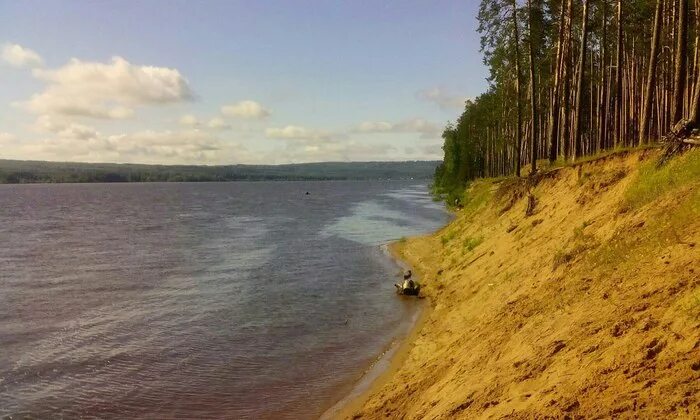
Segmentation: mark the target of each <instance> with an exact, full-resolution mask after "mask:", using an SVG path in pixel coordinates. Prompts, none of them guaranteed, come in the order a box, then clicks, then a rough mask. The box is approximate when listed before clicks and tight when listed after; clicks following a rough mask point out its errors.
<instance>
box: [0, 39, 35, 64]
mask: <svg viewBox="0 0 700 420" xmlns="http://www.w3.org/2000/svg"><path fill="white" fill-rule="evenodd" d="M2 59H3V60H4V61H5V62H6V63H8V64H10V65H11V66H13V67H28V68H35V67H41V66H42V65H43V64H44V60H42V59H41V56H40V55H39V54H37V53H36V52H35V51H32V50H30V49H29V48H25V47H23V46H21V45H17V44H9V43H8V44H4V45H3V46H2Z"/></svg>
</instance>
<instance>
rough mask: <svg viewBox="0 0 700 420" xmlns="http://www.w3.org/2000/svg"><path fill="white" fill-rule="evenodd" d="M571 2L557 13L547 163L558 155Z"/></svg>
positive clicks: (564, 3)
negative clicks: (567, 11)
mask: <svg viewBox="0 0 700 420" xmlns="http://www.w3.org/2000/svg"><path fill="white" fill-rule="evenodd" d="M571 1H572V0H568V1H567V2H565V1H564V0H562V2H561V11H560V13H559V40H558V41H557V61H556V66H555V67H556V68H555V70H554V85H553V87H552V101H551V108H550V109H549V125H548V126H547V143H548V144H549V162H550V163H553V162H554V161H555V160H557V155H558V154H559V141H558V139H559V115H560V112H561V110H560V109H559V103H560V99H561V87H560V84H561V77H562V72H563V66H564V36H565V32H564V27H565V26H566V25H565V23H564V18H565V16H566V14H565V11H566V5H567V4H568V5H569V6H568V7H569V8H570V7H571Z"/></svg>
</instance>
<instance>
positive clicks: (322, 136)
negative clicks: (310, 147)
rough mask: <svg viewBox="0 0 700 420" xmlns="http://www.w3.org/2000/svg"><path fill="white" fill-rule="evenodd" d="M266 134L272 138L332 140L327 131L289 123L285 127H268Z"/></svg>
mask: <svg viewBox="0 0 700 420" xmlns="http://www.w3.org/2000/svg"><path fill="white" fill-rule="evenodd" d="M265 136H267V138H270V139H283V140H301V141H319V140H330V138H331V134H330V133H329V132H327V131H322V130H316V129H311V128H306V127H300V126H297V125H288V126H286V127H283V128H267V129H266V130H265Z"/></svg>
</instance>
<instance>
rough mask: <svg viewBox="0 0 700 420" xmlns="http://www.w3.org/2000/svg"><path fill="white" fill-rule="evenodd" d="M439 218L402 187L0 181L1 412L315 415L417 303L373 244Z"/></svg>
mask: <svg viewBox="0 0 700 420" xmlns="http://www.w3.org/2000/svg"><path fill="white" fill-rule="evenodd" d="M306 192H308V193H309V194H306ZM448 217H449V216H448V214H447V213H446V212H445V211H444V209H443V208H442V206H441V205H439V204H437V203H434V202H432V200H431V199H430V197H429V195H428V193H427V187H426V185H424V184H416V183H415V182H408V181H407V182H396V181H394V182H380V181H373V182H351V181H347V182H257V183H246V182H241V183H204V184H178V183H168V184H63V185H0V417H3V416H12V417H13V418H15V417H17V418H22V417H25V416H26V417H34V418H187V419H192V418H256V419H257V418H270V419H281V418H294V419H297V418H314V417H317V416H318V415H320V414H321V413H322V412H323V411H324V409H325V408H328V407H329V406H330V405H332V404H333V403H334V402H335V401H337V400H338V399H339V398H341V397H342V396H343V395H344V394H346V393H348V392H349V390H350V389H351V388H352V386H353V384H354V383H355V382H356V381H357V380H358V378H359V377H360V376H361V375H362V373H363V371H364V370H365V369H366V368H367V367H368V365H369V364H371V363H372V361H373V360H375V359H376V358H377V356H378V355H379V354H380V353H381V352H382V351H383V350H385V349H386V348H387V346H388V345H389V344H390V343H391V341H392V340H393V339H395V337H396V336H397V334H400V333H401V330H402V328H405V325H406V322H407V321H406V320H408V319H411V317H412V315H413V314H414V312H415V310H416V304H417V302H416V301H415V300H409V299H400V298H398V297H397V296H396V295H395V294H394V293H393V283H394V282H395V281H397V273H398V267H397V266H396V265H395V264H394V263H393V262H392V261H391V260H390V259H389V258H387V256H386V255H385V254H384V253H383V252H382V250H381V249H380V247H379V245H380V244H382V243H385V242H387V241H390V240H394V239H398V238H401V237H403V236H409V235H415V234H422V233H427V232H431V231H433V230H435V229H437V228H439V227H440V226H442V225H443V224H444V223H446V221H447V219H448Z"/></svg>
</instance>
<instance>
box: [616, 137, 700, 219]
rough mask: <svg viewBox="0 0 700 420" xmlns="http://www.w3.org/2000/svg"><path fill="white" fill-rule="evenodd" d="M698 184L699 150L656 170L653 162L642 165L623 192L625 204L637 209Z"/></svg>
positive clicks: (699, 169)
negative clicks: (673, 191)
mask: <svg viewBox="0 0 700 420" xmlns="http://www.w3.org/2000/svg"><path fill="white" fill-rule="evenodd" d="M698 182H700V149H695V150H691V151H689V152H688V153H686V154H685V155H683V156H680V157H678V158H676V159H674V160H672V161H671V162H669V163H668V164H666V165H664V166H662V167H661V168H657V167H656V165H655V162H648V163H646V164H645V165H643V166H642V167H641V168H640V170H639V174H638V175H637V177H636V178H635V179H634V180H633V181H632V184H631V185H630V186H629V187H628V188H627V191H626V192H625V204H626V205H627V206H628V207H630V208H638V207H641V206H643V205H645V204H648V203H650V202H652V201H653V200H655V199H656V198H658V197H660V196H661V195H663V194H666V193H668V192H670V191H672V190H674V189H676V188H679V187H682V186H685V185H689V184H691V183H698Z"/></svg>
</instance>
